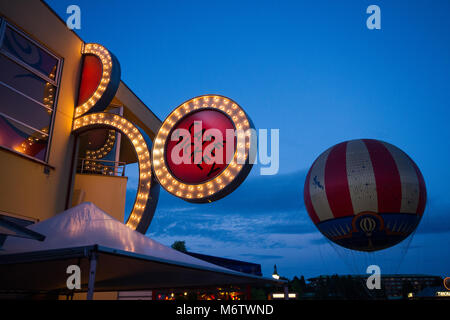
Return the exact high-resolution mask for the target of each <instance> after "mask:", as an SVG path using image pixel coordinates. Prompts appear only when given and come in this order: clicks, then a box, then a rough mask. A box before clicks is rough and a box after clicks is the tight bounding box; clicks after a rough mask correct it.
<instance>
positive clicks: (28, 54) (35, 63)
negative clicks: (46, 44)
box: [2, 27, 58, 80]
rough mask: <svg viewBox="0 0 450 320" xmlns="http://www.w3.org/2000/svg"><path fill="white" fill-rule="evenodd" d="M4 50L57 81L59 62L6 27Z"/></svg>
mask: <svg viewBox="0 0 450 320" xmlns="http://www.w3.org/2000/svg"><path fill="white" fill-rule="evenodd" d="M2 49H3V50H5V51H7V52H8V53H10V54H11V55H13V56H15V57H16V58H18V59H20V60H22V61H23V62H25V63H26V64H28V65H29V66H31V67H33V68H34V69H36V70H38V71H40V72H42V73H43V74H44V75H46V76H47V77H49V78H50V79H52V80H54V79H56V71H57V70H56V69H57V66H58V60H57V59H55V58H54V57H53V56H51V55H50V54H48V53H47V52H46V51H44V50H42V49H41V48H39V47H38V46H36V45H35V44H34V43H32V42H31V41H29V40H28V39H26V38H25V37H23V36H22V35H20V34H19V33H17V32H16V31H14V30H13V29H11V28H10V27H6V30H5V37H4V39H3V45H2Z"/></svg>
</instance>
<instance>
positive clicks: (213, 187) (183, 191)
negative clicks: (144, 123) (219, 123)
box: [152, 95, 250, 199]
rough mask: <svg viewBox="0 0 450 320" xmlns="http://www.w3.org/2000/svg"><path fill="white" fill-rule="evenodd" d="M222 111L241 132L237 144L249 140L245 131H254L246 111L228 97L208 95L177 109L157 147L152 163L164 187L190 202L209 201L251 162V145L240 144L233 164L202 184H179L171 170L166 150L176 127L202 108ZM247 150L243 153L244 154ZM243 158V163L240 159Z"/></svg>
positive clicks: (161, 133)
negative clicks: (197, 200) (183, 118)
mask: <svg viewBox="0 0 450 320" xmlns="http://www.w3.org/2000/svg"><path fill="white" fill-rule="evenodd" d="M206 108H207V109H213V110H218V111H221V112H223V113H225V114H226V115H228V117H229V118H230V119H231V120H232V122H233V123H234V126H235V127H236V129H238V130H237V141H238V143H239V142H240V141H245V132H246V131H247V130H248V129H250V123H249V119H248V118H247V116H246V114H245V112H244V111H243V110H242V108H241V107H240V106H239V105H238V104H236V103H235V102H233V101H231V100H230V99H228V98H225V97H221V96H216V95H207V96H201V97H197V98H193V99H191V100H189V101H187V102H185V103H183V104H182V105H180V106H179V107H177V108H176V109H175V110H174V111H173V112H172V113H171V114H170V115H169V116H168V117H167V119H166V120H165V121H164V123H163V124H162V126H161V129H160V130H159V132H158V135H157V137H156V139H155V144H154V146H153V152H152V160H153V168H154V171H155V175H156V177H157V178H158V181H159V182H160V184H161V185H162V186H163V187H164V188H165V189H166V190H167V191H169V192H170V193H172V194H173V195H175V196H177V197H182V198H186V199H203V198H208V197H211V196H212V195H214V194H215V193H217V192H218V191H220V190H222V189H223V188H225V187H226V186H227V185H228V184H229V183H231V182H232V181H233V180H234V179H235V178H236V176H237V175H238V174H239V172H240V171H241V169H242V167H243V163H245V160H246V159H248V155H249V149H250V143H245V147H244V146H243V145H238V148H237V150H238V151H237V152H236V153H235V155H234V157H233V159H232V161H231V162H230V164H229V165H228V166H227V167H226V168H225V170H224V171H223V172H222V173H221V174H220V175H219V176H217V177H216V178H214V179H212V180H210V181H208V182H205V183H201V184H195V185H194V184H185V183H182V182H180V181H178V180H177V179H176V178H175V177H174V176H173V175H172V173H171V172H170V171H169V170H168V168H167V165H166V163H165V157H164V147H165V144H166V141H167V139H168V138H170V137H169V134H170V132H172V129H173V127H174V126H175V124H176V123H177V122H178V121H179V120H180V119H181V118H182V117H184V116H185V115H187V114H189V113H191V112H195V111H197V110H201V109H206ZM241 150H243V151H241ZM238 158H239V162H238V161H237V159H238Z"/></svg>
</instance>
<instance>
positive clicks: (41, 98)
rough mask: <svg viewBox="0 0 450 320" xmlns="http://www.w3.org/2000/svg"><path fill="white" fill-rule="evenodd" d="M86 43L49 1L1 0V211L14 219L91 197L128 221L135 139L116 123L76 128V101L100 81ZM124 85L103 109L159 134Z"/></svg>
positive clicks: (50, 212)
mask: <svg viewBox="0 0 450 320" xmlns="http://www.w3.org/2000/svg"><path fill="white" fill-rule="evenodd" d="M87 45H88V44H86V43H85V42H84V41H83V40H82V39H80V38H79V37H78V36H77V35H76V34H75V33H74V32H73V31H71V30H70V29H68V28H67V26H66V24H65V22H64V21H62V20H61V19H60V18H59V17H58V16H57V14H56V13H55V12H53V10H52V9H51V8H49V7H48V6H47V5H46V4H45V3H44V2H42V1H38V0H31V1H29V0H19V1H4V0H2V1H0V69H1V74H0V97H1V98H2V102H1V106H0V176H1V177H2V182H1V184H0V215H1V216H3V217H7V219H9V220H10V221H15V222H16V223H17V222H20V223H22V224H25V225H26V224H28V223H34V222H37V221H42V220H45V219H48V218H51V217H53V216H54V215H56V214H57V213H59V212H62V211H64V210H66V209H68V208H70V207H72V206H73V205H76V204H79V203H81V202H85V201H90V202H93V203H94V204H95V205H97V206H98V207H99V208H101V209H102V210H104V211H105V212H107V213H108V214H110V215H112V216H113V217H115V218H117V219H118V220H120V221H123V220H124V214H125V212H124V209H125V193H126V186H127V177H126V172H124V170H125V166H126V165H127V164H130V163H135V162H138V157H137V155H136V153H135V150H134V149H135V148H133V147H134V146H133V144H132V143H130V141H129V140H128V139H126V137H124V135H123V134H121V133H120V132H118V131H114V130H111V129H110V128H96V129H95V130H89V131H88V132H86V133H83V134H75V133H74V118H76V108H77V106H79V105H81V104H82V103H83V100H86V99H88V98H89V81H91V82H92V81H95V80H96V79H95V75H92V74H89V72H90V70H89V69H87V70H86V66H87V65H88V63H90V60H88V59H87V57H85V56H86V46H87ZM111 55H112V54H111ZM113 62H114V63H116V62H115V60H113ZM94 63H95V61H94ZM117 64H119V63H118V62H117ZM100 67H101V66H100ZM103 67H104V66H103ZM100 70H101V69H100ZM103 71H105V68H103ZM119 76H120V75H119ZM82 80H83V81H82ZM84 80H86V81H84ZM97 80H98V79H97ZM102 81H103V80H102ZM111 82H112V79H111ZM117 85H118V87H117V89H116V91H115V92H114V96H113V97H112V99H110V100H111V101H110V102H109V103H108V104H107V105H103V106H102V107H103V109H104V110H103V111H104V112H105V113H111V114H117V115H119V116H121V117H123V118H125V119H126V120H128V121H129V122H130V123H132V124H133V125H134V126H136V127H138V128H139V129H140V131H141V132H142V134H143V135H145V136H146V137H148V138H150V139H153V138H154V136H155V135H156V133H157V131H158V129H159V127H160V125H161V121H160V120H159V119H158V118H157V117H156V116H155V115H154V114H153V113H152V112H151V111H150V109H149V108H148V107H147V106H146V105H145V104H144V103H143V102H142V101H141V100H140V99H139V98H138V97H137V96H136V95H135V94H134V93H133V92H132V91H131V90H130V89H129V88H128V87H127V85H126V84H125V83H123V81H121V80H120V78H119V79H118V81H117ZM86 86H87V89H86ZM95 86H97V84H95ZM98 87H99V88H101V83H100V84H99V85H98Z"/></svg>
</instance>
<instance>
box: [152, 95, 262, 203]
mask: <svg viewBox="0 0 450 320" xmlns="http://www.w3.org/2000/svg"><path fill="white" fill-rule="evenodd" d="M251 129H253V125H252V123H251V121H250V119H249V117H248V116H247V114H246V113H245V112H244V110H243V109H242V108H241V107H240V106H239V105H238V104H237V103H236V102H234V101H233V100H231V99H229V98H227V97H223V96H219V95H204V96H200V97H196V98H193V99H190V100H188V101H186V102H184V103H183V104H181V105H180V106H178V107H177V108H176V109H175V110H174V111H173V112H172V113H171V114H170V115H169V116H168V117H167V118H166V119H165V120H164V122H163V124H162V126H161V128H160V130H159V132H158V134H157V136H156V139H155V143H154V145H153V151H152V159H153V162H152V163H153V168H154V171H155V175H156V177H157V179H158V181H159V183H160V184H161V185H162V186H163V188H164V189H166V190H167V191H168V192H170V193H171V194H173V195H175V196H177V197H179V198H181V199H184V200H186V201H190V202H211V201H215V200H218V199H220V198H222V197H224V196H226V195H227V194H229V193H230V192H232V191H233V190H234V189H236V188H237V187H238V186H239V185H240V184H241V183H242V182H243V181H244V179H245V178H246V177H247V175H248V174H249V172H250V170H251V167H252V158H253V156H252V154H253V152H251V150H254V148H256V145H255V144H256V142H255V141H254V139H253V138H252V134H253V131H252V130H251Z"/></svg>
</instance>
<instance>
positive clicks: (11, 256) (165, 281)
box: [0, 203, 274, 290]
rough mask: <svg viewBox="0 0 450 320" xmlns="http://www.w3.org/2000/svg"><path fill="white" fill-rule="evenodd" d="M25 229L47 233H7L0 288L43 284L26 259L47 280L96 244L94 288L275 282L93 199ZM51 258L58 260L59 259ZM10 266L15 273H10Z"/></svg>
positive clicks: (59, 283)
mask: <svg viewBox="0 0 450 320" xmlns="http://www.w3.org/2000/svg"><path fill="white" fill-rule="evenodd" d="M28 229H30V230H32V231H34V232H37V233H40V234H42V235H44V236H45V239H44V241H36V240H32V239H25V238H16V237H8V238H7V239H6V241H5V242H4V245H3V248H2V249H3V250H2V251H0V289H4V288H1V287H2V285H1V283H3V284H4V285H5V286H6V285H7V286H8V288H10V289H20V288H21V286H27V285H28V284H29V283H31V282H32V283H34V286H33V288H41V287H40V286H41V283H40V282H39V281H38V280H37V279H35V278H34V277H33V276H32V275H30V274H29V272H28V273H27V270H28V269H27V268H31V264H30V263H33V267H32V268H39V269H40V270H42V272H47V273H48V276H44V275H42V276H41V278H42V279H47V280H46V281H47V282H46V284H47V283H49V281H50V280H52V277H53V275H54V272H51V271H50V270H51V269H52V268H54V269H55V270H57V272H61V270H60V269H61V265H62V264H61V262H62V261H63V260H67V259H72V260H73V261H81V260H76V258H77V257H78V259H81V258H83V256H82V255H81V254H82V252H83V250H84V252H86V250H87V248H95V249H94V250H98V251H99V252H100V253H101V254H102V255H103V256H102V257H100V258H99V269H98V272H97V277H96V288H98V287H100V288H103V290H111V289H116V290H120V289H121V288H122V289H124V288H125V289H126V290H131V289H142V288H153V287H159V288H163V287H166V288H167V287H187V286H208V285H210V286H213V285H219V284H227V283H228V284H239V283H259V284H262V283H267V282H274V281H273V279H267V278H262V277H258V276H254V275H249V274H245V273H241V272H237V271H234V270H230V269H227V268H223V267H220V266H217V265H214V264H211V263H208V262H206V261H203V260H200V259H196V258H194V257H191V256H189V255H186V254H184V253H181V252H179V251H176V250H174V249H172V248H168V247H166V246H164V245H162V244H160V243H158V242H157V241H155V240H152V239H150V238H148V237H146V236H145V235H143V234H141V233H139V232H137V231H134V230H131V229H130V228H129V227H127V226H126V225H125V224H123V223H122V222H120V221H118V220H116V219H114V218H113V217H111V216H109V215H108V214H106V213H105V212H103V211H102V210H100V209H99V208H98V207H96V206H95V205H94V204H92V203H82V204H80V205H78V206H76V207H73V208H71V209H69V210H67V211H64V212H62V213H60V214H58V215H56V216H55V217H52V218H50V219H47V220H45V221H42V222H39V223H36V224H34V225H30V226H29V227H28ZM89 250H91V249H89ZM84 256H85V257H86V254H84ZM80 257H81V258H80ZM43 261H44V262H43ZM52 261H58V264H56V262H52ZM65 264H67V261H65V262H64V264H63V265H65ZM80 264H81V262H80ZM13 269H14V275H18V277H17V279H13V278H12V275H13ZM19 270H23V271H19ZM8 271H10V272H9V273H10V274H9V275H8ZM19 273H20V275H19ZM26 275H28V276H29V278H28V279H26V277H25V276H26ZM61 276H62V277H63V276H64V274H62V275H61ZM64 277H65V276H64ZM86 280H87V279H86ZM19 283H21V284H20V285H19ZM64 285H65V281H63V279H60V280H58V281H56V280H55V283H54V284H52V285H50V284H49V289H50V288H51V289H52V290H56V289H57V288H59V286H61V287H64ZM16 287H17V288H16Z"/></svg>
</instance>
